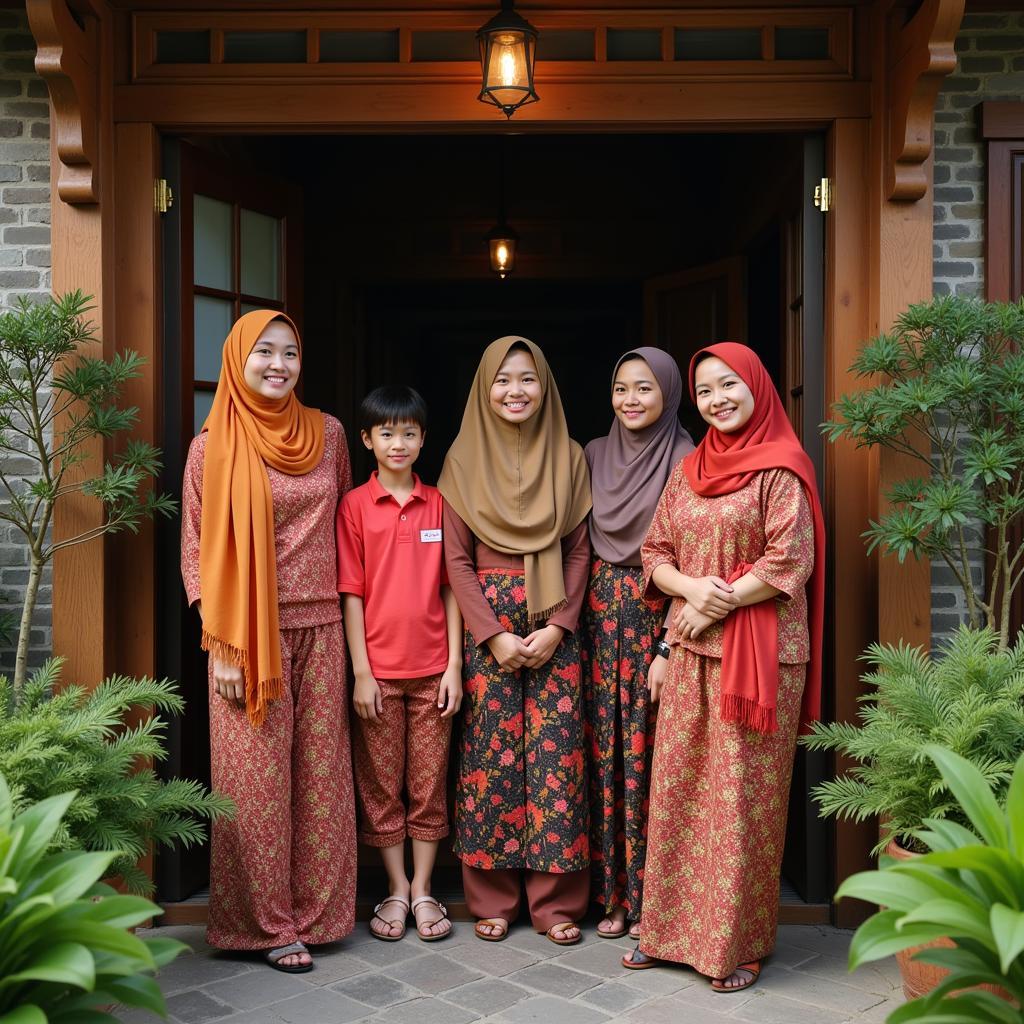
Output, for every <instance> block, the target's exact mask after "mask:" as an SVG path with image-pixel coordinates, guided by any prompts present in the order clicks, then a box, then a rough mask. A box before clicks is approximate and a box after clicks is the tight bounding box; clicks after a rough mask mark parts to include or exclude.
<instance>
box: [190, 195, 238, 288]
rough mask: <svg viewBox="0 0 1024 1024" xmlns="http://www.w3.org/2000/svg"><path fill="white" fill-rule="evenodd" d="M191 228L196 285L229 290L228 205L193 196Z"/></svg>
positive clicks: (229, 228)
mask: <svg viewBox="0 0 1024 1024" xmlns="http://www.w3.org/2000/svg"><path fill="white" fill-rule="evenodd" d="M192 225H193V232H194V236H193V243H192V249H193V253H194V257H195V268H194V280H195V283H196V284H204V285H206V287H207V288H221V289H223V290H224V291H226V292H229V291H231V290H232V289H231V239H232V225H231V204H230V203H222V202H221V201H220V200H219V199H211V198H210V197H209V196H200V195H197V196H195V201H194V202H193V205H192Z"/></svg>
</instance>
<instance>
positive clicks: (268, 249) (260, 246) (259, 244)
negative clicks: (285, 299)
mask: <svg viewBox="0 0 1024 1024" xmlns="http://www.w3.org/2000/svg"><path fill="white" fill-rule="evenodd" d="M241 258H242V292H243V293H244V294H245V295H259V296H261V297H263V298H267V299H280V298H281V222H280V221H279V220H278V219H277V218H276V217H268V216H267V215H266V214H265V213H256V211H255V210H242V251H241Z"/></svg>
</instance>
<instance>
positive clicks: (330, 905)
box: [181, 309, 356, 973]
mask: <svg viewBox="0 0 1024 1024" xmlns="http://www.w3.org/2000/svg"><path fill="white" fill-rule="evenodd" d="M301 362H302V348H301V344H300V341H299V336H298V331H297V330H296V328H295V324H294V323H292V321H291V320H290V319H289V318H288V317H286V316H284V315H283V314H282V313H278V312H275V311H274V310H271V309H259V310H254V311H253V312H251V313H246V314H245V316H243V317H242V318H241V319H239V320H238V321H237V322H236V323H235V325H234V326H233V327H232V328H231V333H230V334H229V335H228V337H227V340H226V341H225V342H224V350H223V356H222V360H221V370H220V379H219V381H218V383H217V393H216V395H215V397H214V400H213V408H212V409H211V410H210V415H209V416H208V417H207V420H206V423H205V424H204V425H203V429H202V432H201V433H200V434H199V436H198V437H196V438H195V440H193V442H192V445H191V447H190V448H189V452H188V462H187V463H186V466H185V480H184V484H183V500H182V527H181V574H182V577H183V579H184V581H185V590H186V591H187V593H188V600H189V604H192V605H195V606H196V608H197V609H198V611H199V614H200V616H201V617H202V620H203V640H202V643H203V649H204V650H206V651H208V652H209V655H210V668H209V672H210V767H211V778H212V783H213V788H214V789H216V790H218V791H219V792H221V793H226V794H227V795H228V796H230V797H231V798H232V799H233V800H234V801H235V804H236V806H237V808H238V813H237V814H236V815H235V817H234V818H233V819H231V820H228V819H225V818H218V819H217V821H215V822H214V823H213V830H212V849H211V852H210V921H209V927H208V929H207V933H206V936H207V941H208V942H209V943H210V945H211V946H216V947H218V948H220V949H247V950H260V951H262V952H263V955H264V957H265V959H266V961H267V963H268V964H269V965H270V966H271V967H274V968H276V969H277V970H279V971H286V972H289V973H301V972H305V971H310V970H312V968H313V963H312V958H311V956H310V954H309V950H308V949H307V944H308V943H323V942H333V941H335V940H336V939H340V938H342V937H343V936H345V935H348V933H349V932H350V931H352V926H353V924H354V918H355V882H356V843H355V809H354V801H353V793H352V761H351V753H350V751H349V731H348V710H347V709H348V699H347V691H346V686H345V641H344V637H343V635H342V629H341V609H340V606H339V604H338V593H337V555H336V554H335V534H334V520H335V513H336V512H337V508H338V501H339V499H340V497H341V495H342V494H343V493H344V492H345V491H347V490H349V489H350V488H351V486H352V471H351V469H350V468H349V458H348V446H347V444H346V442H345V432H344V431H343V430H342V427H341V424H340V423H339V422H338V421H337V420H336V419H335V418H334V417H333V416H327V415H325V414H324V413H322V412H320V410H319V409H309V408H307V407H306V406H304V405H303V404H302V403H301V402H300V401H299V400H298V399H297V398H296V397H295V384H296V382H297V381H298V377H299V370H300V368H301Z"/></svg>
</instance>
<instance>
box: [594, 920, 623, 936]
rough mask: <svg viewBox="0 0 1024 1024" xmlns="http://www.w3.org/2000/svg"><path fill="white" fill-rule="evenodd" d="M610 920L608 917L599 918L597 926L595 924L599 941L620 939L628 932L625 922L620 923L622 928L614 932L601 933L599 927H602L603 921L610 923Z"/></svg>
mask: <svg viewBox="0 0 1024 1024" xmlns="http://www.w3.org/2000/svg"><path fill="white" fill-rule="evenodd" d="M610 920H611V916H608V917H603V918H601V920H600V921H599V922H598V924H597V937H598V938H599V939H621V938H622V936H623V935H625V934H626V932H627V931H628V929H627V927H626V922H625V921H623V922H622V927H621V928H618V929H616V930H615V931H603V930H602V929H601V925H603V924H604V923H605V921H610Z"/></svg>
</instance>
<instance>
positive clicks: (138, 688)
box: [0, 292, 232, 892]
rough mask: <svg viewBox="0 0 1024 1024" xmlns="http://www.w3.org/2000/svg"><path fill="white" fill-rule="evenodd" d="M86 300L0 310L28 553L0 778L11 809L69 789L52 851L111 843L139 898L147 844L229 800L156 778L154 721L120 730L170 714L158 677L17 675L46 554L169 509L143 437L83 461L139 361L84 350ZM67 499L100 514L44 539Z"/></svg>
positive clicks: (14, 483) (10, 452) (7, 439)
mask: <svg viewBox="0 0 1024 1024" xmlns="http://www.w3.org/2000/svg"><path fill="white" fill-rule="evenodd" d="M89 301H90V300H89V298H88V297H87V296H84V295H83V294H82V293H81V292H73V293H71V294H69V295H65V296H63V297H61V298H57V299H48V300H46V301H44V302H39V303H30V302H28V301H27V300H19V302H18V303H17V304H16V305H15V306H14V308H13V309H11V310H8V311H7V312H4V313H3V314H2V315H0V494H3V501H0V520H6V521H7V522H8V523H10V524H11V525H12V526H13V527H14V529H15V530H16V531H17V532H19V533H20V534H21V535H22V537H23V538H24V541H25V545H26V547H27V549H28V559H29V572H28V585H27V588H26V593H25V597H24V601H23V604H22V607H21V608H20V610H19V611H20V614H19V615H18V616H17V621H18V626H17V654H16V659H15V670H14V676H13V678H12V679H11V680H8V679H7V678H6V677H0V772H4V773H6V775H7V780H8V783H9V785H10V791H11V801H12V804H13V807H14V810H15V812H17V811H19V810H21V809H22V808H24V807H27V806H28V805H30V804H32V803H34V802H36V801H41V800H44V799H45V798H48V797H53V796H56V795H57V794H62V793H66V792H67V791H69V790H75V791H76V794H75V796H74V797H73V799H70V802H69V804H68V806H67V808H66V813H65V814H64V817H63V820H62V823H61V825H60V827H59V828H56V829H55V831H54V833H53V835H52V837H51V839H50V840H48V841H52V843H53V844H54V848H55V849H66V850H75V849H86V850H103V851H113V853H112V855H111V856H110V857H108V858H107V863H108V864H109V865H110V866H111V867H112V869H113V870H114V871H116V872H118V873H119V874H120V876H121V879H122V881H123V883H124V884H125V885H126V887H127V888H128V889H129V890H132V891H136V892H142V891H146V890H148V889H149V888H151V885H150V882H149V879H148V878H147V877H146V876H145V875H144V874H142V873H141V872H140V871H139V870H138V868H137V866H136V864H137V861H138V859H139V858H140V857H141V856H142V855H143V854H144V853H145V852H146V851H147V849H148V848H149V846H150V844H151V843H163V844H171V843H175V842H182V843H185V844H187V843H191V842H194V841H197V840H201V839H202V838H203V837H204V835H205V820H206V819H210V818H213V817H215V816H216V815H218V814H222V813H226V812H230V810H231V808H232V804H231V802H230V801H229V800H227V799H226V798H223V797H219V796H216V795H214V794H209V793H207V792H206V791H205V789H204V788H203V787H202V786H201V785H199V783H196V782H191V781H186V780H181V779H172V780H170V781H164V780H161V779H159V778H158V777H157V775H156V774H155V772H154V771H153V767H152V765H153V762H154V761H155V760H159V759H161V758H162V757H163V756H164V750H163V729H164V723H163V721H162V720H161V719H160V718H159V717H158V716H152V715H151V716H150V717H148V718H147V719H145V720H143V721H142V722H141V724H139V725H138V726H136V727H134V728H132V727H126V726H125V724H124V723H125V717H126V715H127V714H128V712H129V711H130V710H131V709H132V708H136V707H139V708H149V709H155V710H156V711H157V712H165V713H170V714H178V713H180V712H181V711H182V709H183V702H182V700H181V698H180V697H179V696H178V695H177V693H176V692H175V689H174V685H173V684H172V683H170V682H168V681H166V680H164V681H162V682H155V681H154V680H151V679H130V678H128V677H125V676H118V675H115V676H112V677H110V678H109V679H106V680H104V681H103V682H101V683H99V685H97V686H96V687H95V688H94V689H91V690H90V689H87V688H85V687H82V686H77V685H76V686H63V687H61V686H60V680H59V675H60V667H61V659H59V658H54V659H50V660H49V661H47V662H46V663H45V664H44V665H43V666H42V667H41V668H40V669H39V670H38V671H37V672H35V673H34V674H33V675H30V674H29V671H28V648H29V631H30V628H31V625H32V619H33V612H34V610H35V606H36V600H37V597H38V592H39V584H40V581H41V579H42V575H43V570H44V568H45V566H46V565H47V564H48V563H49V562H50V560H51V559H52V558H53V556H54V554H55V553H56V552H57V551H58V550H60V549H62V548H66V547H69V546H71V545H74V544H84V543H89V542H91V541H93V540H95V539H97V538H98V537H101V536H103V535H105V534H108V533H116V532H117V531H120V530H132V531H134V530H137V529H138V527H139V524H140V523H141V522H142V520H143V519H144V518H146V517H149V516H153V515H155V514H160V515H171V514H172V513H173V512H174V511H175V509H176V504H175V503H174V502H173V501H171V499H170V498H169V497H167V495H161V494H157V493H156V492H154V491H152V490H151V489H149V483H150V482H151V480H152V479H153V478H154V477H155V476H156V474H157V472H158V471H159V469H160V452H159V451H158V450H157V449H156V448H154V447H152V446H151V445H148V444H145V443H142V442H139V441H133V440H128V441H127V442H126V443H125V444H124V445H123V447H122V448H121V449H120V451H119V452H118V453H117V454H116V455H114V457H113V458H112V459H111V461H109V462H106V463H104V464H103V465H95V464H94V463H93V461H91V459H90V455H89V450H90V445H91V443H92V442H94V441H96V440H97V439H103V440H111V441H112V440H114V439H116V438H118V437H121V436H123V435H124V434H125V433H127V432H128V431H130V430H131V428H132V427H133V426H134V424H135V422H136V421H137V418H138V410H136V409H134V408H123V407H122V405H121V403H120V397H121V393H122V391H123V388H124V385H125V384H126V383H127V382H128V381H129V380H131V379H132V378H133V377H137V376H138V375H139V373H140V370H141V366H142V360H141V359H140V358H139V357H138V356H137V355H136V354H135V353H132V352H126V353H122V354H118V355H116V356H114V357H113V358H112V359H110V360H104V359H101V358H99V357H96V356H92V355H88V354H84V352H83V348H82V346H84V345H87V344H88V343H89V342H92V341H94V340H95V334H94V331H93V327H92V325H91V324H90V323H89V322H88V320H87V319H86V316H87V314H88V312H89V308H90V307H89ZM14 460H16V461H14ZM12 467H16V468H17V478H15V477H14V475H13V473H12V472H11V469H12ZM5 470H6V471H5ZM71 493H79V494H84V495H86V496H89V497H92V498H95V499H96V500H97V501H98V502H100V503H101V505H102V507H103V510H104V516H103V520H102V522H101V523H99V525H97V526H95V527H92V528H89V529H86V530H85V531H84V532H83V533H80V534H77V535H73V536H69V537H64V538H60V539H54V537H53V533H52V529H51V525H52V519H53V512H54V509H55V508H56V507H57V505H58V503H60V502H62V501H63V500H65V498H66V496H67V495H68V494H71ZM10 621H11V615H10V613H9V612H8V613H6V614H4V615H0V627H2V628H4V629H8V628H9V627H10ZM90 682H98V681H90ZM0 861H2V858H0Z"/></svg>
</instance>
